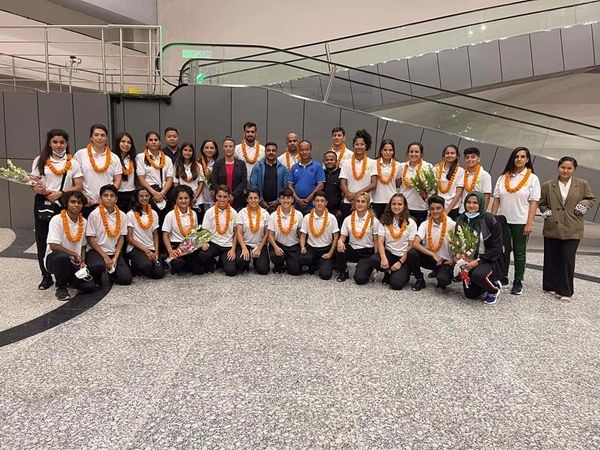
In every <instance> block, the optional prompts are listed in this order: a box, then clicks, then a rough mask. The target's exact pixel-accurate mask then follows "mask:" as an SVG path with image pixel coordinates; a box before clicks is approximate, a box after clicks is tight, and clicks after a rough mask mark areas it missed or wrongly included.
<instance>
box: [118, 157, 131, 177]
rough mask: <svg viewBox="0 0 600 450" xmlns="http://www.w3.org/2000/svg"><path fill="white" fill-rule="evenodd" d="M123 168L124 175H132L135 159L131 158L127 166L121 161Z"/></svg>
mask: <svg viewBox="0 0 600 450" xmlns="http://www.w3.org/2000/svg"><path fill="white" fill-rule="evenodd" d="M121 168H122V170H123V175H127V176H129V175H131V174H132V173H133V161H132V160H131V159H130V160H129V164H127V168H125V166H124V165H123V163H121Z"/></svg>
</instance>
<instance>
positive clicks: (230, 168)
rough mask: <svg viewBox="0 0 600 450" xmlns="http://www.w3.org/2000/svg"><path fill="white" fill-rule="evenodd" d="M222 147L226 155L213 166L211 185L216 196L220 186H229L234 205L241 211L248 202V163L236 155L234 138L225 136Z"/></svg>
mask: <svg viewBox="0 0 600 450" xmlns="http://www.w3.org/2000/svg"><path fill="white" fill-rule="evenodd" d="M221 147H222V148H223V154H224V156H223V158H221V159H219V160H217V161H216V162H215V164H214V166H213V171H212V175H211V178H210V187H211V190H212V191H213V192H215V196H216V195H217V189H218V187H219V186H222V185H225V186H228V187H229V189H230V190H231V195H232V197H233V200H232V206H233V207H234V209H235V210H236V211H239V210H241V209H242V208H243V207H244V205H245V204H246V198H245V192H246V186H247V185H248V175H247V174H246V164H245V163H244V162H243V161H240V160H239V159H236V158H235V157H234V153H235V141H234V140H233V139H231V138H229V137H227V138H225V139H224V140H223V145H222V146H221Z"/></svg>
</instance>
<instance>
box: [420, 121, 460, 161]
mask: <svg viewBox="0 0 600 450" xmlns="http://www.w3.org/2000/svg"><path fill="white" fill-rule="evenodd" d="M459 140H460V138H459V137H458V136H453V135H451V134H448V133H444V132H442V131H437V130H430V129H428V128H425V131H424V132H423V137H422V138H421V143H422V144H423V153H424V155H423V159H425V161H429V162H430V163H432V164H437V163H438V162H440V161H441V159H442V150H444V147H445V146H446V145H450V144H454V145H456V146H457V147H458V141H459Z"/></svg>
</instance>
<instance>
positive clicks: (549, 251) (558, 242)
mask: <svg viewBox="0 0 600 450" xmlns="http://www.w3.org/2000/svg"><path fill="white" fill-rule="evenodd" d="M578 246H579V239H552V238H547V237H545V238H544V272H543V276H542V287H543V289H544V290H545V291H554V292H556V293H557V294H558V295H560V296H564V297H572V296H573V276H574V275H575V255H576V254H577V247H578Z"/></svg>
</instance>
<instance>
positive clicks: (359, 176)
mask: <svg viewBox="0 0 600 450" xmlns="http://www.w3.org/2000/svg"><path fill="white" fill-rule="evenodd" d="M367 159H368V158H367V155H363V159H362V166H361V168H360V174H357V173H356V167H354V164H355V163H356V155H354V154H352V162H351V164H352V176H353V177H354V179H355V180H356V181H358V180H360V179H362V177H364V176H365V173H366V172H367Z"/></svg>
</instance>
